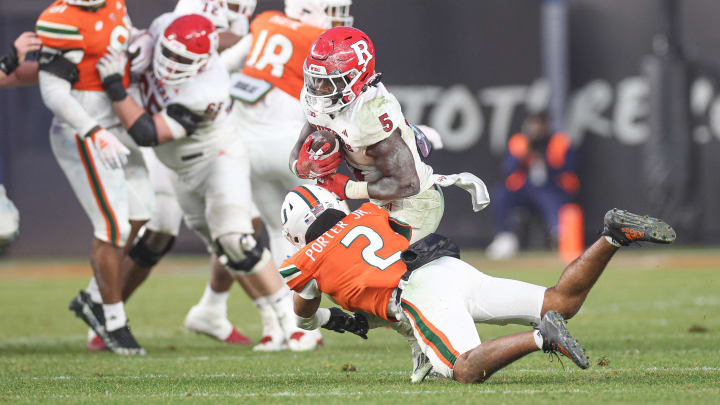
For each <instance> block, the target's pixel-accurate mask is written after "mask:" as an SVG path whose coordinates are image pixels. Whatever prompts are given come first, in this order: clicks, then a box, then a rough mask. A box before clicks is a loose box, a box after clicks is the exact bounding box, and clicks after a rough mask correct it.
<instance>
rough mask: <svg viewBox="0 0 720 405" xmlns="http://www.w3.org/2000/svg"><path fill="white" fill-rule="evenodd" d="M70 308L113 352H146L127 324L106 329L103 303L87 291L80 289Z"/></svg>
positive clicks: (127, 353)
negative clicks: (109, 329) (93, 298)
mask: <svg viewBox="0 0 720 405" xmlns="http://www.w3.org/2000/svg"><path fill="white" fill-rule="evenodd" d="M68 309H69V310H71V311H73V312H75V316H77V317H78V318H80V319H82V320H83V321H84V322H85V323H86V324H88V326H90V327H91V328H92V330H94V331H95V333H96V334H97V335H98V337H100V339H102V341H103V342H104V343H105V347H107V348H108V349H109V350H110V351H112V352H113V353H115V354H125V355H131V354H141V355H144V354H145V350H144V349H143V348H141V347H140V345H139V344H138V343H137V341H136V340H135V337H133V335H132V333H130V329H129V328H128V327H127V325H126V326H123V327H122V328H120V329H116V330H114V331H112V332H108V331H107V330H106V329H105V312H104V311H103V307H102V304H97V303H94V302H92V300H91V299H90V295H89V294H88V293H86V292H85V291H80V293H79V294H78V296H77V297H75V298H73V299H72V301H70V305H69V306H68Z"/></svg>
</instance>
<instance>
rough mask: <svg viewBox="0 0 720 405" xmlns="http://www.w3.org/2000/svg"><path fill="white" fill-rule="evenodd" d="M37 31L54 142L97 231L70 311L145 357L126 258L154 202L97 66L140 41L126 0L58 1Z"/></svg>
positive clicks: (120, 348) (121, 348) (113, 344)
mask: <svg viewBox="0 0 720 405" xmlns="http://www.w3.org/2000/svg"><path fill="white" fill-rule="evenodd" d="M36 28H37V35H38V37H39V38H40V39H41V40H42V43H43V47H42V50H41V54H40V58H39V69H40V71H39V73H38V80H39V84H40V92H41V95H42V99H43V102H44V103H45V105H46V106H47V107H48V108H49V109H50V110H51V111H52V112H53V113H54V115H55V118H54V119H53V122H52V125H51V127H50V144H51V146H52V150H53V154H54V155H55V158H56V159H57V161H58V163H59V164H60V167H61V168H62V169H63V172H64V173H65V175H66V177H67V178H68V181H69V182H70V185H71V187H72V189H73V191H74V193H75V195H76V196H77V198H78V200H79V201H80V204H81V205H82V207H83V208H84V210H85V212H86V214H87V215H88V217H89V218H90V221H91V222H92V224H93V229H94V236H95V239H94V240H93V246H92V252H91V258H92V260H91V264H92V267H93V272H94V274H95V277H94V278H93V280H92V281H91V284H90V286H89V287H88V290H87V293H86V292H84V291H81V293H80V295H79V296H78V297H76V298H75V299H73V301H72V302H71V304H70V309H71V310H73V311H75V313H76V315H77V316H78V317H80V318H82V319H83V320H84V321H85V322H87V323H88V324H89V325H90V326H91V327H92V328H93V329H94V330H95V332H96V333H97V334H98V335H99V336H100V337H101V339H102V340H103V341H104V342H105V344H106V346H107V347H108V348H110V349H111V350H113V351H114V352H115V353H120V354H142V353H144V350H142V349H141V348H140V346H139V345H138V343H137V341H136V340H135V338H134V337H133V335H132V334H131V332H130V329H129V328H128V326H127V317H126V315H125V309H124V305H123V300H122V280H121V278H120V260H121V259H122V256H123V246H124V244H125V242H126V241H127V240H128V236H129V234H130V229H131V226H130V220H132V219H137V220H147V219H148V218H149V217H150V215H151V213H152V210H153V208H154V205H153V202H154V199H153V195H152V190H151V188H150V184H149V181H148V180H147V173H146V172H145V169H144V163H143V159H142V156H141V154H140V152H139V150H138V149H137V148H136V147H135V144H134V143H133V142H132V140H131V139H130V138H129V137H128V136H127V134H126V133H125V131H124V130H123V129H122V126H121V125H120V120H119V119H118V117H117V116H116V115H115V113H114V112H113V110H112V105H111V101H110V99H109V98H108V96H107V95H106V94H105V91H104V90H103V87H102V80H101V78H100V76H99V75H98V73H97V71H96V70H95V64H96V63H97V61H98V60H99V59H100V58H101V57H102V55H104V54H105V53H106V52H107V49H108V48H112V49H115V50H116V51H118V52H123V51H124V50H125V49H126V48H127V44H128V42H129V41H130V40H131V39H132V32H133V31H132V25H131V23H130V19H129V17H128V16H127V10H126V8H125V2H124V0H107V1H104V0H64V1H63V0H58V1H55V2H53V3H52V4H51V5H50V7H48V8H47V9H46V10H45V11H44V12H43V13H42V14H41V15H40V17H39V19H38V20H37V27H36ZM121 69H122V76H121V81H120V83H119V85H120V86H121V87H123V88H127V86H128V85H129V82H130V75H129V69H128V66H127V65H123V66H122V67H121ZM119 139H122V141H120V140H119ZM126 163H127V164H128V165H127V166H126V168H125V170H123V168H122V166H123V165H124V164H126ZM100 302H102V306H100V305H99V303H100Z"/></svg>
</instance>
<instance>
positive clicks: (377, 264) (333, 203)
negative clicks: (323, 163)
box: [281, 186, 676, 383]
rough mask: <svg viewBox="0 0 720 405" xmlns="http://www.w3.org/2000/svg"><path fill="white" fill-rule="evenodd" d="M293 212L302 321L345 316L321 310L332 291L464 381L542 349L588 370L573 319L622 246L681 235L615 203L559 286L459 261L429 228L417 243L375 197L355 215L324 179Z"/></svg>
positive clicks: (294, 272) (290, 200) (290, 227)
mask: <svg viewBox="0 0 720 405" xmlns="http://www.w3.org/2000/svg"><path fill="white" fill-rule="evenodd" d="M299 196H302V197H303V198H300V197H299ZM308 197H312V198H308ZM283 218H285V219H284V225H283V226H284V229H285V231H286V234H287V235H288V238H289V239H290V240H292V241H293V242H294V243H295V244H297V245H300V246H302V247H300V250H299V251H298V252H297V253H296V254H295V255H294V256H292V257H291V258H290V259H288V260H286V261H285V263H283V268H282V270H281V274H283V276H284V277H285V280H286V281H287V283H288V285H289V286H290V287H291V288H292V289H293V291H295V292H296V295H295V313H296V315H297V322H298V325H302V326H303V327H307V328H314V327H317V326H321V325H327V324H328V322H333V321H334V319H333V318H335V319H337V318H339V317H340V316H339V314H338V313H337V311H332V310H329V309H326V308H319V305H320V301H321V299H322V293H325V294H328V295H330V297H331V298H332V299H333V301H334V302H336V303H337V304H338V305H340V306H341V307H343V308H344V309H346V310H348V311H353V312H356V311H362V312H363V313H368V314H372V315H374V316H377V317H380V318H383V319H386V320H388V321H392V322H394V323H400V324H405V325H408V326H410V327H411V328H412V330H413V333H414V335H415V337H416V339H417V341H418V342H419V343H420V345H421V348H422V351H423V352H424V353H425V355H427V357H428V358H429V359H430V364H431V365H432V369H433V371H434V372H435V373H438V374H440V375H441V376H443V377H446V378H451V379H455V380H456V381H458V382H462V383H477V382H484V381H485V380H487V379H488V378H489V377H490V376H491V375H492V374H493V373H494V372H496V371H498V370H499V369H501V368H503V367H505V366H506V365H508V364H510V363H512V362H514V361H515V360H518V359H519V358H521V357H523V356H525V355H527V354H529V353H532V352H535V351H538V350H543V351H545V352H550V353H556V352H557V353H561V354H563V355H565V356H567V357H568V358H571V359H572V360H573V362H575V364H577V365H578V366H579V367H581V368H588V367H589V362H588V359H587V357H586V356H585V353H584V351H583V349H582V348H581V347H580V346H579V344H578V343H577V341H575V339H574V338H573V337H572V336H571V335H570V333H569V332H568V331H567V328H566V326H565V319H569V318H571V317H573V316H574V315H575V314H577V313H578V311H579V310H580V308H581V306H582V304H583V303H584V301H585V299H586V298H587V295H588V293H589V292H590V290H591V289H592V287H593V285H594V284H595V282H596V281H597V280H598V278H599V277H600V276H601V275H602V273H603V271H604V269H605V267H606V266H607V263H608V262H609V261H610V259H611V258H612V257H613V255H614V254H615V252H617V251H618V250H619V248H620V247H621V246H627V245H629V244H630V243H631V242H638V241H647V242H651V243H661V244H669V243H672V242H673V241H674V240H675V238H676V234H675V231H674V230H673V229H672V228H671V227H670V226H669V225H668V224H666V223H665V222H663V221H661V220H659V219H656V218H651V217H648V216H644V217H642V216H639V215H635V214H631V213H628V212H627V211H621V210H618V209H613V210H610V211H608V212H607V214H606V215H605V218H604V229H603V231H602V235H603V236H601V237H600V238H599V239H598V240H597V241H596V242H595V243H594V244H593V245H592V246H591V247H590V248H589V249H588V250H586V251H585V252H584V253H583V255H582V257H581V258H580V259H578V260H576V261H574V262H572V263H571V264H570V265H568V266H567V267H566V268H565V269H564V271H563V272H562V275H561V276H560V279H559V280H558V282H557V284H555V285H554V286H552V287H550V288H546V287H543V286H538V285H533V284H529V283H525V282H522V281H517V280H510V279H504V278H496V277H491V276H488V275H486V274H483V273H481V272H479V271H478V270H477V269H476V268H474V267H473V266H471V265H470V264H468V263H466V262H464V261H461V260H459V249H458V247H457V246H456V245H455V244H454V243H453V242H451V241H450V240H448V239H447V238H445V237H444V236H440V235H437V234H432V235H428V237H427V238H424V239H423V240H421V241H419V242H417V243H415V244H412V245H410V243H409V241H410V239H411V232H412V230H411V229H410V227H409V226H408V225H407V224H403V223H401V222H398V221H397V220H396V219H395V218H393V217H391V216H390V215H389V213H388V212H387V211H386V210H383V209H381V208H379V207H377V206H376V205H374V204H372V203H369V202H368V203H365V204H363V205H361V206H360V208H359V209H357V210H355V211H353V212H351V213H350V214H347V213H346V212H343V211H342V210H340V209H339V203H338V201H337V200H336V198H335V197H334V196H333V195H332V194H330V193H327V192H326V191H325V190H323V189H320V188H319V187H317V186H301V187H297V188H295V189H294V190H292V191H291V192H290V193H288V196H287V197H286V199H285V201H284V203H283ZM348 318H349V317H348ZM348 318H346V319H347V320H348V321H349V322H346V323H349V324H350V328H348V330H349V331H350V332H352V333H355V334H358V335H360V336H361V337H364V338H367V337H366V336H364V335H365V333H366V332H367V324H365V325H366V327H365V328H362V325H361V324H359V323H358V319H357V318H358V316H357V314H356V315H355V316H354V317H352V318H350V319H348ZM476 322H477V323H489V324H501V325H505V324H508V323H513V324H518V325H525V326H528V325H531V326H533V327H534V330H533V331H526V332H521V333H516V334H513V335H507V336H503V337H499V338H497V339H491V340H487V341H485V342H481V341H480V337H479V336H478V331H477V328H476V326H475V323H476ZM333 323H334V322H333ZM427 371H429V369H428V370H427ZM425 375H427V372H426V373H425ZM425 375H423V376H422V377H423V378H424V377H425ZM411 381H414V382H419V381H422V378H421V379H419V380H415V379H412V378H411Z"/></svg>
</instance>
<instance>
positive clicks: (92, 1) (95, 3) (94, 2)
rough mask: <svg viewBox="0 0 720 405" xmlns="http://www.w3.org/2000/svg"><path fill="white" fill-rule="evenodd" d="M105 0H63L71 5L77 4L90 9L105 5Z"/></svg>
mask: <svg viewBox="0 0 720 405" xmlns="http://www.w3.org/2000/svg"><path fill="white" fill-rule="evenodd" d="M105 1H106V0H65V2H66V3H67V4H70V5H71V6H78V7H82V8H87V9H90V10H98V9H100V8H103V7H104V6H105Z"/></svg>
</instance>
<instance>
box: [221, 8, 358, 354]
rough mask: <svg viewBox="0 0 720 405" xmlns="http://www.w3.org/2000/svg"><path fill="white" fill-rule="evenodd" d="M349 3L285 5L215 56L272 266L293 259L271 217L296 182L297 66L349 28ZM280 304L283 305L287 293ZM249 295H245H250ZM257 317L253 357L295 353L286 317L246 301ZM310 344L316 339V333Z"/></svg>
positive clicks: (259, 301)
mask: <svg viewBox="0 0 720 405" xmlns="http://www.w3.org/2000/svg"><path fill="white" fill-rule="evenodd" d="M351 3H352V2H351V0H286V1H285V13H282V12H280V11H266V12H263V13H261V14H259V15H258V16H256V17H255V18H254V19H253V21H252V23H251V24H250V34H249V35H248V36H246V37H245V38H243V40H242V41H241V42H240V43H238V44H237V45H236V46H235V47H233V48H231V49H229V50H228V51H226V52H225V53H224V54H223V55H222V59H223V62H225V65H226V67H227V68H228V70H229V71H235V70H238V69H240V68H242V72H241V73H235V74H234V75H233V88H232V94H233V97H234V98H235V99H236V100H237V101H238V102H237V103H236V105H235V108H234V110H233V111H234V115H235V118H236V124H235V125H236V128H237V133H238V135H240V136H241V137H242V138H243V139H244V140H245V144H246V145H247V147H248V151H249V156H250V166H251V169H252V176H251V179H252V195H253V201H254V202H255V205H256V206H257V207H258V209H259V210H260V213H261V215H262V219H263V221H264V222H265V225H266V227H267V230H268V236H269V241H270V251H271V252H272V255H273V260H274V262H275V264H276V265H277V266H279V265H280V264H281V263H282V262H283V260H285V259H286V258H288V257H290V256H291V255H292V254H293V253H295V248H294V247H293V246H292V245H291V244H290V243H289V242H288V241H287V240H286V239H285V237H284V236H283V234H282V224H281V222H280V217H279V216H278V213H279V212H280V208H281V206H282V201H283V198H284V196H285V194H286V193H287V190H290V189H292V188H294V187H295V186H297V185H299V184H301V183H303V181H302V180H301V179H299V178H297V177H296V176H295V175H294V174H293V173H292V172H290V171H289V170H288V168H287V164H286V163H285V162H286V161H287V157H288V156H289V155H290V152H291V151H292V148H293V146H294V144H295V141H296V134H297V133H298V132H300V130H301V129H302V128H303V125H304V124H305V116H304V114H303V109H302V104H301V103H300V92H301V89H302V86H303V73H302V65H303V62H304V60H305V56H306V55H307V53H308V51H309V50H310V46H311V45H312V43H313V42H314V41H315V40H316V39H317V38H318V37H319V36H320V34H322V33H323V31H325V30H326V29H328V28H331V27H334V26H349V25H352V23H353V17H352V16H351V15H350V6H351ZM286 292H287V295H286V296H285V297H283V298H282V299H284V300H288V301H289V299H290V291H289V290H286ZM251 296H252V294H251ZM253 298H254V301H253V304H254V305H255V306H256V307H257V308H258V310H259V311H260V314H261V316H262V317H263V319H264V321H263V333H262V334H263V336H262V338H261V340H260V344H259V345H258V346H256V349H257V350H263V351H271V350H279V349H281V348H283V347H285V346H289V347H290V348H291V349H294V348H295V347H296V346H298V341H297V337H298V336H302V335H303V334H304V333H307V332H306V331H301V330H298V328H297V327H296V326H295V321H294V318H293V317H282V318H280V319H278V318H277V315H278V314H277V313H276V311H274V310H273V308H272V305H270V303H268V302H265V301H266V300H265V297H253ZM312 333H317V336H316V339H320V338H321V336H320V334H319V333H318V332H314V331H313V332H312Z"/></svg>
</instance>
